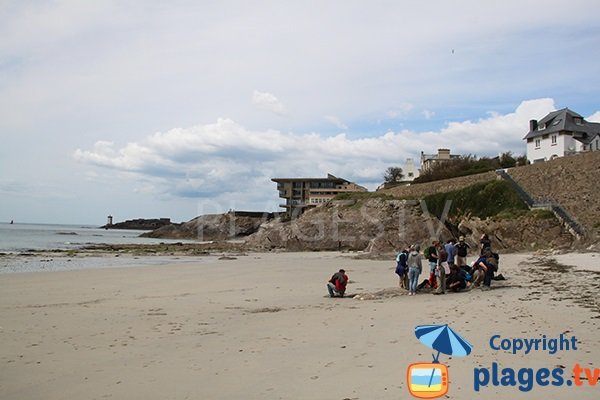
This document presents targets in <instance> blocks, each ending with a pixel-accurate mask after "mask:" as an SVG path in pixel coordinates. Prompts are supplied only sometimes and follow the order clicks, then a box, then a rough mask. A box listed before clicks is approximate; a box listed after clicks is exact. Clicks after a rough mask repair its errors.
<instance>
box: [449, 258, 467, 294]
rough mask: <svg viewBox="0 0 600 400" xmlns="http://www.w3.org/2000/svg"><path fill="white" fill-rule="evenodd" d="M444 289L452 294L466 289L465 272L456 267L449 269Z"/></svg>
mask: <svg viewBox="0 0 600 400" xmlns="http://www.w3.org/2000/svg"><path fill="white" fill-rule="evenodd" d="M446 287H447V288H448V290H451V291H453V292H459V291H461V290H462V289H465V288H466V287H467V280H466V271H465V270H464V269H462V268H460V267H459V266H458V265H453V266H452V267H450V274H449V275H448V276H447V277H446Z"/></svg>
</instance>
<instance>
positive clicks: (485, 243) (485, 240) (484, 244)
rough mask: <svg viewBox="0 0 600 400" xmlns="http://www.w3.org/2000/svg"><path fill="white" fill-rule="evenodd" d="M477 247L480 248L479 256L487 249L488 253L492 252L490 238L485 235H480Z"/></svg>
mask: <svg viewBox="0 0 600 400" xmlns="http://www.w3.org/2000/svg"><path fill="white" fill-rule="evenodd" d="M479 245H480V247H481V253H480V254H481V255H483V253H484V252H485V250H486V249H489V250H490V251H492V241H491V240H490V237H489V236H488V235H487V233H484V234H483V235H481V239H480V240H479Z"/></svg>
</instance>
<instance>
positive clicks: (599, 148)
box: [596, 139, 600, 150]
mask: <svg viewBox="0 0 600 400" xmlns="http://www.w3.org/2000/svg"><path fill="white" fill-rule="evenodd" d="M596 150H600V147H598V139H596Z"/></svg>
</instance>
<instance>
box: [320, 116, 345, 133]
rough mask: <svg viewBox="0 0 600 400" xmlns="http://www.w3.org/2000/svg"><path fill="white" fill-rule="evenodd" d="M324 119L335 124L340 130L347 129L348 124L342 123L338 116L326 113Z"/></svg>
mask: <svg viewBox="0 0 600 400" xmlns="http://www.w3.org/2000/svg"><path fill="white" fill-rule="evenodd" d="M325 120H326V121H328V122H331V123H332V124H333V125H335V126H336V127H338V128H339V129H341V130H344V131H346V130H348V125H346V124H344V123H343V122H342V121H341V120H340V119H339V118H338V117H336V116H334V115H326V116H325Z"/></svg>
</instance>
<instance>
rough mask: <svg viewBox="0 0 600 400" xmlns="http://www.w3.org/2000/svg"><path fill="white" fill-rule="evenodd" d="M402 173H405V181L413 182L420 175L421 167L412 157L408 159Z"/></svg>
mask: <svg viewBox="0 0 600 400" xmlns="http://www.w3.org/2000/svg"><path fill="white" fill-rule="evenodd" d="M402 174H403V175H404V177H403V178H402V180H403V181H405V182H412V181H414V180H415V179H416V178H418V177H419V175H420V173H419V169H418V168H417V166H416V165H415V161H414V160H413V159H412V158H407V159H406V162H405V163H404V168H403V169H402Z"/></svg>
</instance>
